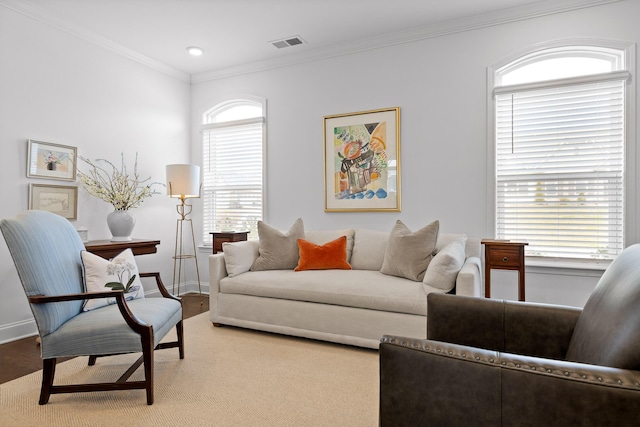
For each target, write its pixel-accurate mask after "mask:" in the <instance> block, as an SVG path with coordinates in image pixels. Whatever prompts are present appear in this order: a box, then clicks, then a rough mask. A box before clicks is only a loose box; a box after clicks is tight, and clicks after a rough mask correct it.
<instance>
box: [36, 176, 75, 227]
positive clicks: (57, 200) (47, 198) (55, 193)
mask: <svg viewBox="0 0 640 427" xmlns="http://www.w3.org/2000/svg"><path fill="white" fill-rule="evenodd" d="M29 209H34V210H41V211H49V212H53V213H55V214H58V215H60V216H62V217H64V218H67V219H77V217H78V187H73V186H68V185H45V184H29Z"/></svg>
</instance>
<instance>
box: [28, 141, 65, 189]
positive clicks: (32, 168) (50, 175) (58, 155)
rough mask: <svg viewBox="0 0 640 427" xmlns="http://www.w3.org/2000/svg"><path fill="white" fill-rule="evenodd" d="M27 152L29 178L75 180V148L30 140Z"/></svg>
mask: <svg viewBox="0 0 640 427" xmlns="http://www.w3.org/2000/svg"><path fill="white" fill-rule="evenodd" d="M27 151H28V153H27V176H28V177H29V178H47V179H60V180H64V181H75V180H76V155H77V149H76V147H70V146H68V145H60V144H52V143H50V142H43V141H36V140H34V139H30V140H29V141H28V148H27Z"/></svg>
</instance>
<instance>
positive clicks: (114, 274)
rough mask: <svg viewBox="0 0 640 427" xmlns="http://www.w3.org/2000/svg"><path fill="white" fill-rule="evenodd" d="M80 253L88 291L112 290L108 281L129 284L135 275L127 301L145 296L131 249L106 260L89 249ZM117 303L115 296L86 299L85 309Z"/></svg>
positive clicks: (127, 294) (83, 275)
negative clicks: (107, 285)
mask: <svg viewBox="0 0 640 427" xmlns="http://www.w3.org/2000/svg"><path fill="white" fill-rule="evenodd" d="M80 255H81V257H82V277H83V280H84V287H85V289H86V290H87V292H104V291H110V290H112V289H111V288H110V287H105V285H106V284H107V283H113V282H120V283H122V284H124V285H127V283H128V282H129V281H130V280H131V278H132V277H134V276H135V277H134V279H133V281H132V282H131V286H130V288H129V289H130V291H129V292H128V293H126V294H125V297H126V299H127V301H129V300H132V299H137V298H144V289H143V288H142V281H141V280H140V272H139V271H138V266H137V265H136V260H135V258H134V256H133V252H132V251H131V249H125V250H124V251H122V252H121V253H120V254H118V256H116V257H115V258H113V259H111V260H106V259H104V258H102V257H99V256H98V255H94V254H92V253H91V252H87V251H82V252H81V253H80ZM115 303H116V299H115V298H96V299H90V300H87V301H86V303H85V305H84V311H89V310H93V309H96V308H99V307H104V306H105V305H109V304H115Z"/></svg>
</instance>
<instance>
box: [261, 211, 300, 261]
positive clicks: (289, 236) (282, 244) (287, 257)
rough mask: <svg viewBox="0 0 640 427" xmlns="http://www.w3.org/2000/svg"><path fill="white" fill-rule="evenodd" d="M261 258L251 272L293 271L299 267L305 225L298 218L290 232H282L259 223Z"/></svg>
mask: <svg viewBox="0 0 640 427" xmlns="http://www.w3.org/2000/svg"><path fill="white" fill-rule="evenodd" d="M258 238H259V241H260V245H259V247H258V252H259V254H260V255H259V256H258V259H256V260H255V261H254V263H253V265H252V266H251V271H261V270H293V269H294V268H296V265H298V260H299V258H300V253H299V251H298V239H304V225H303V224H302V219H300V218H298V219H297V220H296V222H294V223H293V225H292V226H291V228H290V229H289V230H288V231H280V230H278V229H276V228H273V227H272V226H270V225H268V224H265V223H264V222H262V221H258Z"/></svg>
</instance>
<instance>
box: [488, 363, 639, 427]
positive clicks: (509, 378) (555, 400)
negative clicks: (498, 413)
mask: <svg viewBox="0 0 640 427" xmlns="http://www.w3.org/2000/svg"><path fill="white" fill-rule="evenodd" d="M500 364H501V366H502V367H503V368H502V375H501V381H502V425H505V426H508V425H531V426H548V427H552V426H577V425H579V426H585V427H591V426H593V427H596V426H635V425H637V423H638V409H637V408H638V407H639V405H640V372H638V371H631V370H626V369H618V368H610V367H605V366H596V365H589V364H583V363H574V362H566V361H559V360H551V359H544V358H537V357H527V356H519V355H514V354H510V353H503V354H502V355H501V361H500ZM524 420H526V423H525V422H524Z"/></svg>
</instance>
